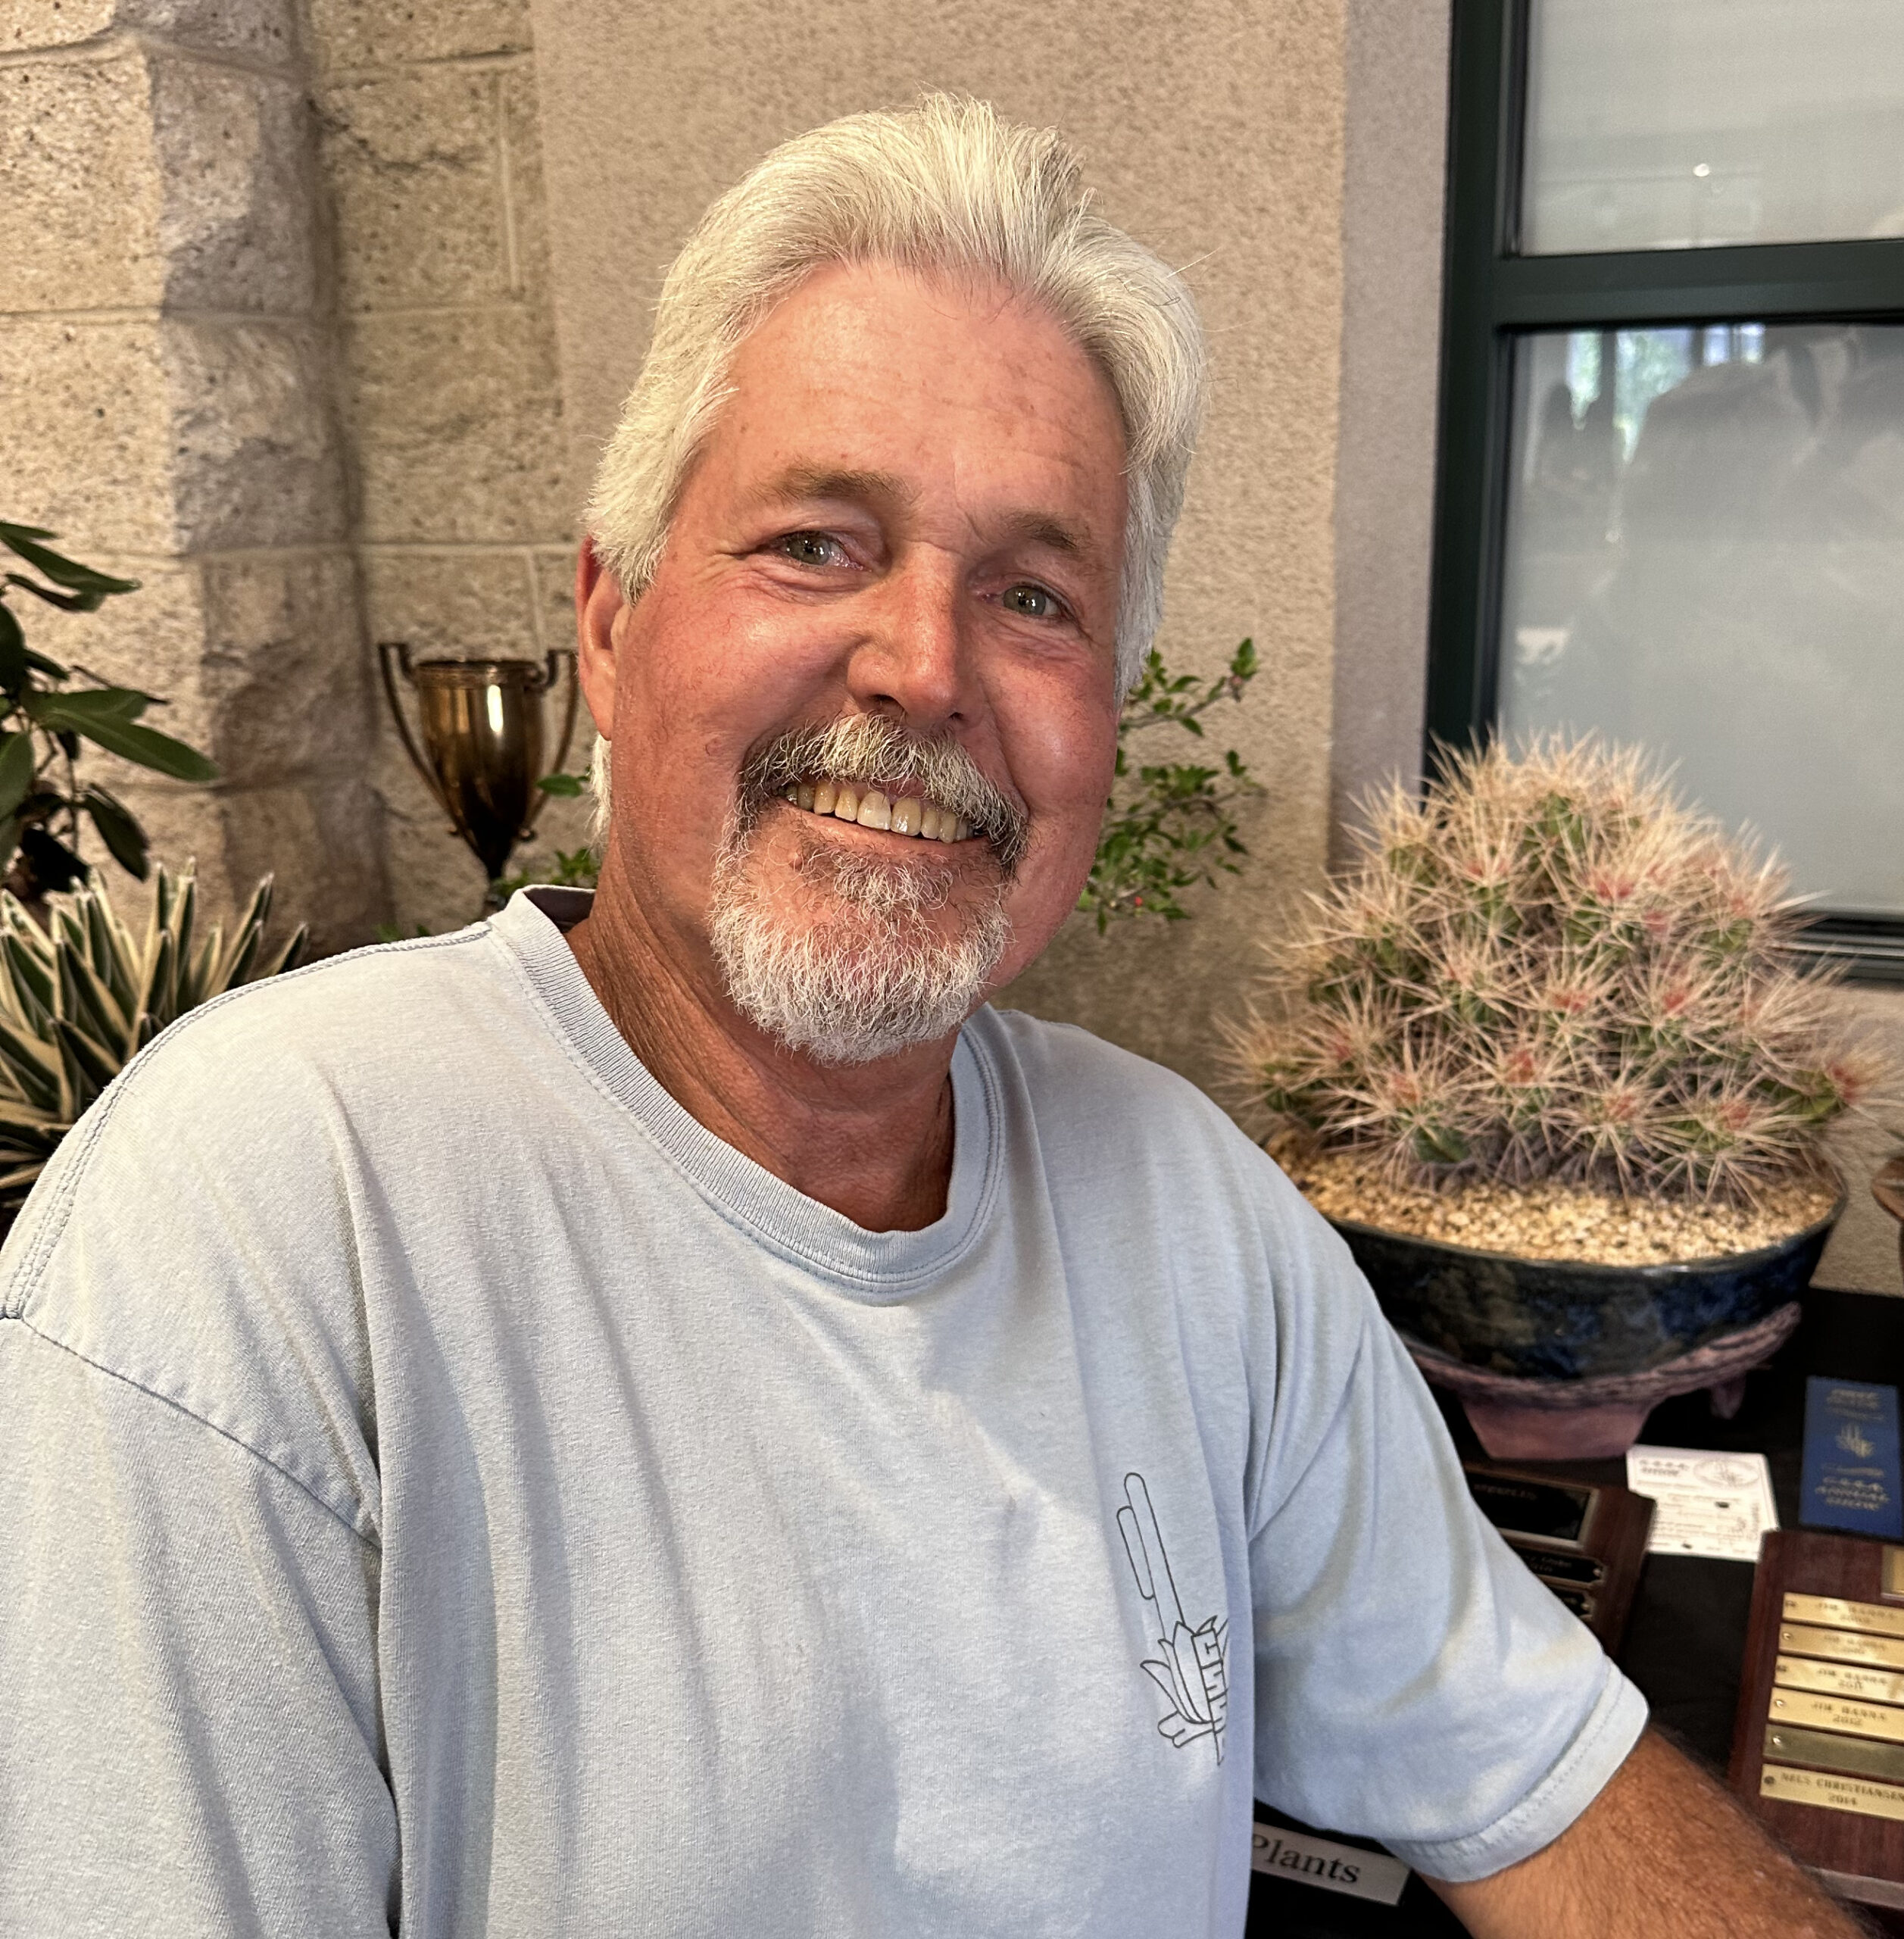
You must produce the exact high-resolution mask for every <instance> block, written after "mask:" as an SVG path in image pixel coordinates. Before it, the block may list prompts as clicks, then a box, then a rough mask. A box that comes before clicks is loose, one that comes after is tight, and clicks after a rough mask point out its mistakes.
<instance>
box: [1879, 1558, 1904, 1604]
mask: <svg viewBox="0 0 1904 1939" xmlns="http://www.w3.org/2000/svg"><path fill="white" fill-rule="evenodd" d="M1877 1593H1878V1594H1880V1595H1881V1596H1895V1597H1897V1598H1898V1599H1899V1601H1904V1548H1887V1549H1886V1550H1884V1581H1883V1583H1882V1584H1881V1585H1880V1587H1879V1589H1878V1591H1877Z"/></svg>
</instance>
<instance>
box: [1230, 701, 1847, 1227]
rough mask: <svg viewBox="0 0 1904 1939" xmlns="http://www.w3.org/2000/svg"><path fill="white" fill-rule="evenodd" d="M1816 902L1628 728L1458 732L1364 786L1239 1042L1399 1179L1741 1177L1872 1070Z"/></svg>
mask: <svg viewBox="0 0 1904 1939" xmlns="http://www.w3.org/2000/svg"><path fill="white" fill-rule="evenodd" d="M1800 920H1801V916H1800V914H1799V910H1797V908H1796V906H1795V905H1794V904H1793V902H1792V901H1791V900H1790V898H1789V895H1788V893H1787V882H1786V878H1785V876H1784V873H1783V872H1782V871H1781V870H1780V868H1779V867H1778V865H1777V864H1776V863H1775V862H1774V861H1773V860H1770V859H1768V858H1767V857H1765V856H1763V855H1762V854H1760V853H1759V851H1756V849H1755V848H1753V846H1752V845H1750V844H1749V842H1747V841H1742V840H1740V839H1737V838H1731V837H1728V835H1726V834H1725V832H1724V831H1723V830H1722V829H1721V828H1720V827H1719V826H1718V824H1717V823H1715V822H1713V821H1712V820H1709V819H1708V818H1707V817H1704V816H1702V815H1700V814H1698V813H1695V812H1694V811H1693V810H1691V809H1690V808H1689V807H1687V804H1685V803H1684V801H1683V800H1682V799H1681V798H1680V797H1679V796H1678V794H1677V793H1676V792H1675V789H1674V788H1673V787H1672V786H1671V784H1670V782H1668V780H1667V779H1665V778H1664V777H1662V776H1661V774H1660V773H1659V772H1658V771H1657V770H1656V769H1654V768H1653V767H1651V766H1650V764H1649V763H1648V762H1647V761H1646V759H1645V758H1644V757H1643V756H1641V755H1640V754H1637V753H1636V752H1631V751H1625V752H1623V751H1617V750H1612V749H1609V748H1605V747H1603V746H1602V745H1600V744H1598V743H1597V742H1593V741H1591V740H1587V741H1569V740H1565V739H1551V740H1548V741H1546V742H1542V743H1540V744H1539V745H1536V746H1534V747H1533V748H1531V749H1529V750H1528V751H1526V752H1525V753H1524V754H1521V755H1520V756H1519V757H1514V756H1511V755H1510V754H1509V752H1507V751H1506V750H1505V749H1503V748H1502V747H1500V746H1499V745H1495V746H1493V747H1490V748H1487V750H1485V751H1480V752H1475V753H1469V754H1457V755H1450V757H1448V758H1447V761H1446V763H1445V765H1444V770H1443V772H1442V773H1441V775H1440V778H1439V779H1437V780H1435V781H1434V782H1432V783H1431V785H1429V786H1428V788H1427V789H1426V790H1425V792H1423V793H1422V794H1420V795H1416V793H1415V792H1412V791H1410V790H1408V789H1405V788H1402V787H1400V786H1397V787H1395V788H1393V789H1391V791H1390V792H1387V794H1386V795H1383V796H1381V797H1379V798H1377V799H1376V800H1375V801H1372V803H1370V804H1369V807H1368V810H1367V826H1366V829H1365V830H1364V831H1363V832H1362V835H1361V836H1360V838H1359V854H1357V856H1356V859H1355V860H1354V862H1353V866H1351V867H1350V869H1349V870H1347V871H1346V872H1345V873H1344V874H1343V875H1342V876H1341V877H1339V878H1338V879H1337V880H1336V881H1335V882H1334V883H1333V885H1331V887H1330V888H1328V891H1326V892H1325V893H1324V894H1323V895H1321V896H1319V897H1318V898H1316V901H1315V904H1314V906H1313V910H1312V912H1311V914H1310V917H1309V920H1308V921H1307V922H1306V923H1305V924H1303V925H1302V926H1300V930H1299V932H1297V933H1294V934H1292V935H1291V936H1290V937H1289V938H1287V940H1286V941H1284V942H1283V943H1282V944H1281V945H1278V946H1277V947H1276V948H1275V949H1274V950H1273V951H1272V973H1271V978H1270V985H1269V988H1268V990H1267V991H1266V997H1265V1001H1264V1003H1263V1006H1262V1014H1261V1015H1259V1016H1258V1017H1257V1018H1256V1019H1254V1020H1253V1022H1252V1023H1250V1025H1249V1026H1247V1028H1246V1029H1244V1030H1243V1031H1241V1032H1239V1033H1238V1038H1237V1041H1236V1045H1235V1049H1236V1053H1237V1060H1238V1066H1239V1068H1240V1071H1241V1075H1242V1076H1243V1079H1244V1082H1245V1084H1246V1085H1247V1088H1248V1090H1249V1091H1250V1093H1251V1094H1252V1095H1253V1098H1255V1099H1256V1101H1258V1102H1259V1104H1262V1105H1263V1106H1266V1107H1267V1108H1268V1110H1269V1111H1270V1112H1271V1113H1272V1114H1273V1116H1275V1118H1276V1119H1278V1121H1279V1122H1280V1124H1281V1126H1282V1127H1283V1128H1284V1129H1285V1130H1286V1131H1288V1130H1293V1131H1294V1132H1297V1133H1298V1134H1300V1136H1302V1137H1303V1138H1305V1139H1306V1140H1307V1141H1309V1143H1310V1144H1311V1145H1312V1147H1320V1148H1322V1149H1325V1150H1333V1151H1353V1152H1356V1153H1358V1154H1361V1155H1362V1157H1365V1158H1368V1159H1373V1160H1379V1161H1380V1162H1381V1169H1383V1170H1384V1172H1385V1173H1386V1174H1387V1176H1390V1177H1391V1178H1392V1179H1394V1180H1395V1181H1396V1182H1397V1183H1405V1184H1407V1185H1424V1184H1433V1183H1440V1182H1456V1181H1462V1180H1465V1179H1475V1178H1487V1179H1491V1180H1497V1181H1500V1182H1505V1183H1508V1184H1514V1185H1525V1184H1530V1183H1532V1182H1535V1181H1537V1180H1542V1179H1560V1180H1563V1181H1572V1182H1578V1183H1581V1184H1584V1185H1588V1186H1591V1187H1595V1188H1605V1189H1609V1190H1612V1191H1616V1192H1618V1193H1621V1194H1666V1195H1684V1196H1687V1197H1703V1198H1725V1199H1731V1200H1734V1201H1741V1200H1750V1199H1751V1198H1752V1197H1754V1195H1755V1194H1757V1193H1758V1192H1759V1191H1761V1190H1762V1188H1764V1187H1765V1186H1766V1185H1768V1184H1770V1183H1771V1182H1774V1181H1775V1180H1782V1179H1787V1178H1790V1176H1793V1174H1794V1173H1795V1172H1799V1171H1802V1170H1803V1169H1804V1168H1806V1166H1808V1165H1809V1164H1810V1163H1814V1162H1815V1153H1816V1151H1817V1149H1818V1145H1819V1143H1820V1141H1821V1137H1822V1135H1823V1134H1824V1131H1825V1129H1826V1127H1827V1126H1828V1125H1829V1124H1830V1123H1831V1121H1832V1120H1833V1119H1835V1118H1836V1117H1837V1116H1839V1114H1840V1113H1842V1112H1843V1111H1844V1110H1846V1109H1847V1108H1848V1107H1849V1106H1851V1105H1852V1104H1854V1103H1856V1102H1857V1101H1859V1098H1861V1097H1862V1095H1863V1094H1865V1093H1866V1092H1867V1091H1868V1089H1869V1088H1870V1087H1871V1085H1872V1084H1873V1083H1874V1082H1876V1081H1877V1079H1878V1077H1879V1076H1880V1075H1881V1072H1880V1071H1879V1069H1878V1068H1877V1066H1875V1064H1874V1063H1872V1062H1871V1060H1868V1058H1867V1057H1865V1055H1864V1054H1862V1053H1861V1052H1860V1051H1859V1050H1858V1049H1857V1048H1856V1046H1855V1045H1854V1044H1852V1042H1850V1041H1849V1040H1848V1039H1847V1038H1846V1037H1845V1035H1843V1030H1842V1026H1840V1023H1838V1021H1837V1010H1836V1008H1835V1007H1834V1002H1833V999H1832V996H1831V990H1830V988H1829V985H1828V981H1826V980H1825V979H1821V978H1819V977H1818V976H1815V975H1807V974H1803V973H1800V970H1799V965H1798V963H1797V961H1796V959H1795V957H1794V955H1793V951H1792V949H1791V944H1792V941H1793V938H1794V935H1795V933H1796V929H1797V928H1798V926H1799V922H1800Z"/></svg>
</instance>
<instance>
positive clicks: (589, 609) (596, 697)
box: [575, 539, 628, 740]
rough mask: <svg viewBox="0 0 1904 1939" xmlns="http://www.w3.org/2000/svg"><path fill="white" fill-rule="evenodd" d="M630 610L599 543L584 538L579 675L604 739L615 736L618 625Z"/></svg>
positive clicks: (578, 571)
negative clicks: (600, 556) (600, 554)
mask: <svg viewBox="0 0 1904 1939" xmlns="http://www.w3.org/2000/svg"><path fill="white" fill-rule="evenodd" d="M627 607H628V602H627V601H626V600H625V599H623V597H622V589H621V587H620V585H619V583H618V582H616V578H615V575H614V574H613V573H612V572H610V570H608V568H607V567H606V566H604V564H602V562H601V560H600V559H598V557H596V556H595V541H594V540H593V539H583V540H582V546H581V549H580V551H578V552H577V553H576V560H575V640H576V654H577V659H576V677H577V678H578V679H579V680H580V681H581V682H582V698H584V699H585V700H586V701H588V711H589V713H591V714H592V715H593V716H594V717H595V731H596V732H598V734H600V735H601V737H602V738H603V739H604V740H611V739H613V737H614V732H615V622H616V619H617V618H619V617H620V615H621V614H623V613H624V612H626V610H627Z"/></svg>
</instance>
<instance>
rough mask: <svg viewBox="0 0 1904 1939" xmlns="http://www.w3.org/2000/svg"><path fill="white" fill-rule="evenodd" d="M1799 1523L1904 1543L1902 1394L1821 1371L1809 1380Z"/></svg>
mask: <svg viewBox="0 0 1904 1939" xmlns="http://www.w3.org/2000/svg"><path fill="white" fill-rule="evenodd" d="M1799 1503H1800V1506H1799V1511H1798V1519H1799V1520H1800V1521H1801V1522H1803V1523H1804V1524H1805V1525H1806V1527H1808V1528H1843V1529H1844V1530H1845V1531H1846V1532H1847V1533H1848V1534H1850V1535H1876V1536H1877V1537H1878V1538H1880V1539H1881V1540H1883V1541H1893V1542H1894V1541H1899V1539H1900V1538H1904V1492H1901V1491H1900V1490H1899V1485H1898V1461H1897V1389H1896V1388H1895V1387H1874V1386H1871V1385H1867V1384H1866V1383H1865V1382H1862V1381H1857V1380H1829V1379H1824V1377H1822V1376H1821V1375H1817V1374H1814V1375H1812V1378H1811V1379H1809V1380H1808V1381H1806V1383H1805V1479H1804V1482H1803V1487H1802V1488H1801V1489H1800V1491H1799Z"/></svg>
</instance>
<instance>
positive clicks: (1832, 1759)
mask: <svg viewBox="0 0 1904 1939" xmlns="http://www.w3.org/2000/svg"><path fill="white" fill-rule="evenodd" d="M1765 1760H1766V1762H1767V1763H1780V1764H1816V1765H1818V1766H1819V1767H1820V1768H1821V1769H1824V1770H1827V1771H1847V1772H1850V1773H1851V1774H1852V1775H1853V1776H1855V1777H1860V1778H1889V1779H1890V1780H1891V1781H1893V1782H1896V1781H1897V1780H1898V1779H1899V1778H1904V1744H1873V1743H1871V1741H1869V1740H1868V1739H1867V1738H1862V1737H1840V1736H1839V1735H1837V1733H1836V1732H1835V1731H1822V1730H1801V1729H1799V1728H1796V1726H1794V1725H1790V1724H1768V1725H1766V1726H1765Z"/></svg>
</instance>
